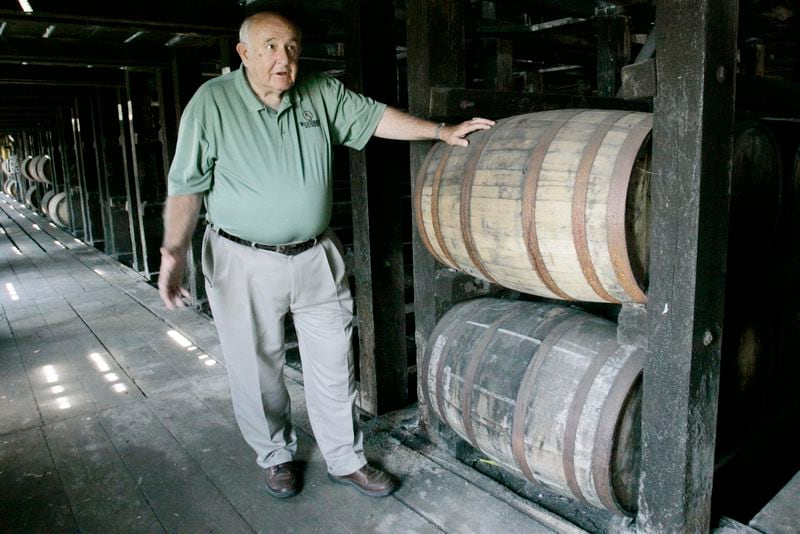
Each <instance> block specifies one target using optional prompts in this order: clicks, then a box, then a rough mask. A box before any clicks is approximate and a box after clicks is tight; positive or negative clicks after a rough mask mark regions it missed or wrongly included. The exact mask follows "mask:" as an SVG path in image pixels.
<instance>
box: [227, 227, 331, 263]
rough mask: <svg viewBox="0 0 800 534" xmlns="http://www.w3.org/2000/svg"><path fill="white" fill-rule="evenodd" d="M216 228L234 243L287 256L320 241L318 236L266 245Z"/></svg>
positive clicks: (298, 252) (303, 250)
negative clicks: (293, 241)
mask: <svg viewBox="0 0 800 534" xmlns="http://www.w3.org/2000/svg"><path fill="white" fill-rule="evenodd" d="M215 230H216V232H217V233H218V234H219V235H221V236H222V237H224V238H225V239H228V240H229V241H233V242H234V243H238V244H240V245H244V246H246V247H251V248H257V249H258V250H268V251H270V252H277V253H278V254H284V255H286V256H295V255H297V254H300V253H301V252H305V251H306V250H308V249H310V248H311V247H313V246H314V245H316V244H317V243H318V240H317V238H316V237H313V238H311V239H309V240H308V241H301V242H299V243H289V244H288V245H265V244H264V243H256V242H255V241H248V240H247V239H242V238H241V237H236V236H235V235H231V234H229V233H228V232H226V231H225V230H223V229H221V228H215Z"/></svg>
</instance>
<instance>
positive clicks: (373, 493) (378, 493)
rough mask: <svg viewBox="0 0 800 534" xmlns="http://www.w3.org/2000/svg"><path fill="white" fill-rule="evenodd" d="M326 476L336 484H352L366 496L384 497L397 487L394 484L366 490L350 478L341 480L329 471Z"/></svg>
mask: <svg viewBox="0 0 800 534" xmlns="http://www.w3.org/2000/svg"><path fill="white" fill-rule="evenodd" d="M328 478H329V479H330V480H331V481H332V482H336V483H337V484H344V485H345V486H353V487H354V488H355V489H357V490H358V491H359V492H360V493H363V494H364V495H367V496H368V497H386V496H388V495H391V493H392V492H393V491H394V490H395V489H397V488H396V487H395V486H392V487H391V488H389V489H388V490H386V491H367V490H365V489H364V488H362V487H361V486H359V485H358V484H356V483H355V482H353V481H352V480H342V479H341V478H336V477H335V476H333V475H332V474H330V473H328Z"/></svg>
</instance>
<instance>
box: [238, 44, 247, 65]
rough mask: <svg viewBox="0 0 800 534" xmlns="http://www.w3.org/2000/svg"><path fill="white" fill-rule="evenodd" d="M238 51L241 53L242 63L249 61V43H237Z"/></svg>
mask: <svg viewBox="0 0 800 534" xmlns="http://www.w3.org/2000/svg"><path fill="white" fill-rule="evenodd" d="M236 52H237V53H238V54H239V57H240V58H242V63H247V45H246V44H244V43H242V42H239V43H237V44H236Z"/></svg>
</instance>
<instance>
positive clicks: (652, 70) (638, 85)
mask: <svg viewBox="0 0 800 534" xmlns="http://www.w3.org/2000/svg"><path fill="white" fill-rule="evenodd" d="M655 95H656V60H655V59H646V60H644V61H640V62H638V63H632V64H630V65H625V66H624V67H622V87H621V88H620V90H619V92H618V96H619V97H621V98H624V99H626V100H639V99H643V98H653V97H654V96H655Z"/></svg>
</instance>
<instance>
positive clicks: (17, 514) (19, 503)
mask: <svg viewBox="0 0 800 534" xmlns="http://www.w3.org/2000/svg"><path fill="white" fill-rule="evenodd" d="M0 486H2V487H3V488H4V491H0V531H2V532H53V531H59V532H73V531H75V530H76V528H77V523H76V521H75V518H74V516H73V515H72V510H71V508H70V505H69V502H68V501H67V496H66V493H65V492H64V489H63V488H62V486H61V480H60V478H59V476H58V473H57V471H56V467H55V465H54V463H53V460H52V458H51V457H50V452H49V450H48V447H47V443H46V441H45V439H44V435H43V434H42V431H41V430H40V429H38V428H36V429H32V430H24V431H21V432H17V433H15V434H13V435H5V436H2V437H0Z"/></svg>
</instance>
